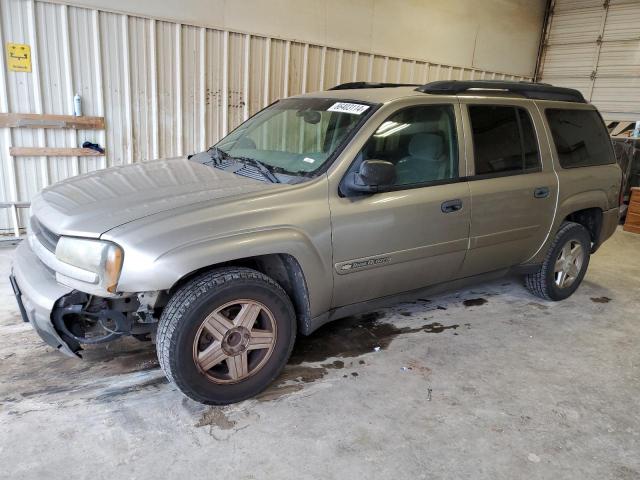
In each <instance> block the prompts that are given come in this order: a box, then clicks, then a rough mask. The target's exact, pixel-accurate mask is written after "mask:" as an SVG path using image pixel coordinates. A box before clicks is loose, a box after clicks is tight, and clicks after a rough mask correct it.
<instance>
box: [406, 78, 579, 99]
mask: <svg viewBox="0 0 640 480" xmlns="http://www.w3.org/2000/svg"><path fill="white" fill-rule="evenodd" d="M416 90H417V91H418V92H422V93H431V94H440V95H455V94H457V93H463V92H469V91H475V90H492V91H501V92H510V93H517V94H520V95H522V96H523V97H526V98H532V99H536V100H557V101H562V102H576V103H587V101H586V100H585V99H584V97H583V96H582V93H580V92H579V91H578V90H574V89H573V88H564V87H554V86H553V85H549V84H548V83H533V82H505V81H502V80H442V81H438V82H431V83H427V84H425V85H422V86H420V87H418V88H416Z"/></svg>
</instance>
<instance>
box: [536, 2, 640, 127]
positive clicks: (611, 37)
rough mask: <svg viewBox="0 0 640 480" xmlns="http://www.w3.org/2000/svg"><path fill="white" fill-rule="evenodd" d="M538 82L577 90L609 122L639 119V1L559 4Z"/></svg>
mask: <svg viewBox="0 0 640 480" xmlns="http://www.w3.org/2000/svg"><path fill="white" fill-rule="evenodd" d="M551 8H552V14H551V16H550V18H549V24H548V26H547V32H546V38H545V45H544V48H543V52H542V58H541V62H540V67H539V72H538V75H537V78H539V79H540V80H541V81H543V82H548V83H552V84H554V85H559V86H567V87H572V88H577V89H579V90H580V91H582V93H583V94H584V96H585V98H587V99H588V100H590V101H592V102H593V103H594V104H595V105H596V106H597V107H598V108H599V109H600V111H601V112H602V114H603V116H604V118H605V119H606V120H610V121H614V120H615V121H624V120H627V121H634V120H638V119H640V1H638V0H555V1H554V2H553V3H552V7H551Z"/></svg>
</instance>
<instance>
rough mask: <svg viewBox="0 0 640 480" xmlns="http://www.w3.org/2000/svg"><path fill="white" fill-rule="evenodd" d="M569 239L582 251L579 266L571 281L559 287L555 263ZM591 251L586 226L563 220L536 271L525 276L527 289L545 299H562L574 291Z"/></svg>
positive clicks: (584, 272)
mask: <svg viewBox="0 0 640 480" xmlns="http://www.w3.org/2000/svg"><path fill="white" fill-rule="evenodd" d="M571 241H576V242H579V243H580V244H581V246H582V251H583V252H584V254H583V255H584V257H583V261H582V265H581V268H580V270H579V273H578V275H577V276H576V278H575V280H574V281H573V283H572V284H571V285H569V286H567V287H565V288H560V287H559V286H558V285H556V281H555V263H556V259H557V258H558V256H559V255H560V252H561V250H562V248H563V247H564V246H565V245H566V244H567V243H568V242H571ZM590 252H591V236H590V235H589V232H588V231H587V229H586V228H584V227H583V226H582V225H580V224H579V223H574V222H565V223H563V224H562V226H561V227H560V230H558V233H557V234H556V237H555V239H554V240H553V243H552V244H551V246H550V247H549V251H548V252H547V255H546V257H545V259H544V262H543V263H542V266H541V267H540V269H539V270H538V271H537V272H536V273H532V274H529V275H527V276H526V277H525V285H526V287H527V289H528V290H529V291H530V292H531V293H533V294H534V295H536V296H538V297H540V298H543V299H545V300H553V301H557V300H564V299H565V298H567V297H569V296H571V295H572V294H573V292H575V291H576V290H577V289H578V287H579V286H580V283H582V279H583V278H584V276H585V274H586V273H587V267H588V266H589V256H590Z"/></svg>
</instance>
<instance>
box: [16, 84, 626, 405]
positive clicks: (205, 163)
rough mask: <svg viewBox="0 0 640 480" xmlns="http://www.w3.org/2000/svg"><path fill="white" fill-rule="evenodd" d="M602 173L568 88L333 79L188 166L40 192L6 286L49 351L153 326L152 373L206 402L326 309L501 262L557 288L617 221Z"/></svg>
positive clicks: (613, 185)
mask: <svg viewBox="0 0 640 480" xmlns="http://www.w3.org/2000/svg"><path fill="white" fill-rule="evenodd" d="M620 184H621V171H620V169H619V167H618V166H617V164H616V163H615V161H614V155H613V149H612V146H611V142H610V140H609V137H608V134H607V131H606V129H605V126H604V124H603V122H602V119H601V118H600V115H599V114H598V112H597V110H596V109H595V108H594V107H593V106H591V105H589V104H587V102H585V100H584V98H583V97H582V95H581V94H580V93H579V92H577V91H575V90H570V89H565V88H557V87H552V86H550V85H543V84H532V83H522V82H484V81H483V82H473V81H471V82H462V81H460V82H456V81H447V82H435V83H429V84H427V85H423V86H415V85H413V86H406V85H404V86H402V85H389V84H364V83H356V84H345V85H340V86H338V87H335V88H333V89H332V90H331V91H327V92H317V93H312V94H308V95H302V96H298V97H294V98H289V99H285V100H281V101H278V102H276V103H274V104H273V105H271V106H269V107H268V108H266V109H265V110H263V111H261V112H259V113H258V114H256V115H255V116H253V117H252V118H250V119H249V120H247V121H246V122H245V123H244V124H242V125H241V126H240V127H238V128H237V129H236V130H234V131H233V132H232V133H231V134H229V135H228V136H227V137H226V138H224V139H222V140H221V141H220V142H219V143H218V144H217V145H215V146H214V147H211V148H210V149H209V150H207V151H206V152H202V153H199V154H196V155H193V156H190V157H189V158H177V159H169V160H161V161H155V162H146V163H141V164H135V165H130V166H124V167H115V168H112V169H108V170H104V171H100V172H95V173H91V174H88V175H82V176H79V177H74V178H71V179H68V180H65V181H63V182H60V183H58V184H56V185H53V186H51V187H48V188H46V189H45V190H43V192H42V193H41V194H40V195H38V196H37V197H36V198H35V199H34V200H33V203H32V207H31V214H30V220H29V228H28V241H25V242H22V243H21V245H20V246H19V247H18V249H17V251H16V257H15V260H14V264H13V274H12V277H11V281H12V284H13V286H14V290H15V292H16V297H17V299H18V304H19V306H20V309H21V312H22V314H23V318H24V319H25V321H29V322H31V324H32V325H33V326H34V328H35V329H36V331H37V332H38V333H39V334H40V336H41V337H42V338H43V339H44V341H45V342H47V343H48V344H49V345H52V346H53V347H55V348H57V349H59V350H60V351H62V352H63V353H66V354H69V355H79V352H80V351H81V345H82V344H90V343H100V342H107V341H111V340H114V339H117V338H120V337H121V336H123V335H134V336H135V337H137V338H139V339H143V340H144V339H154V338H155V339H156V341H157V350H158V358H159V360H160V365H161V366H162V368H163V370H164V372H165V373H166V375H167V377H169V379H171V380H172V381H173V382H175V384H176V385H177V386H178V387H179V388H180V389H181V390H182V391H183V392H184V393H185V394H186V395H188V396H189V397H191V398H193V399H195V400H198V401H201V402H206V403H213V404H224V403H230V402H236V401H239V400H242V399H245V398H248V397H251V396H252V395H255V394H256V393H258V392H260V391H261V390H263V389H264V388H265V387H266V386H267V385H269V383H270V382H272V381H273V379H274V378H276V376H277V375H278V374H279V373H280V371H281V370H282V368H283V366H284V365H285V364H286V362H287V359H288V358H289V355H290V353H291V349H292V347H293V344H294V341H295V338H296V335H298V334H302V335H308V334H310V333H311V332H313V331H314V330H315V329H317V328H318V327H320V326H321V325H323V324H325V323H326V322H329V321H331V320H335V319H338V318H341V317H344V316H347V315H352V314H356V313H362V312H365V311H368V310H372V309H375V308H378V307H380V306H381V305H385V304H389V303H393V302H397V301H400V300H403V299H409V298H414V297H417V296H420V295H424V294H425V293H433V292H434V291H436V290H442V289H443V288H457V287H460V286H462V285H465V284H468V283H470V282H477V281H480V280H483V279H490V278H496V277H499V276H501V275H504V274H506V273H507V272H513V271H515V272H520V273H522V274H523V275H525V279H526V280H525V283H526V285H527V287H528V288H529V289H530V290H531V291H532V292H533V293H534V294H536V295H538V296H540V297H542V298H544V299H547V300H561V299H564V298H566V297H568V296H569V295H571V294H572V293H573V292H574V291H575V290H576V288H578V286H579V284H580V282H581V281H582V278H583V277H584V275H585V272H586V269H587V265H588V263H589V256H590V254H591V253H593V252H595V250H596V249H597V248H598V247H599V246H600V245H601V244H602V242H603V241H604V240H606V239H607V238H608V237H609V236H611V234H612V233H613V232H614V230H615V228H616V225H617V222H618V207H619V199H620Z"/></svg>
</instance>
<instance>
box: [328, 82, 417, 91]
mask: <svg viewBox="0 0 640 480" xmlns="http://www.w3.org/2000/svg"><path fill="white" fill-rule="evenodd" d="M419 86H420V85H419V84H417V83H378V82H348V83H341V84H340V85H336V86H335V87H331V88H330V89H329V90H354V89H358V88H389V87H419Z"/></svg>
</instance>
